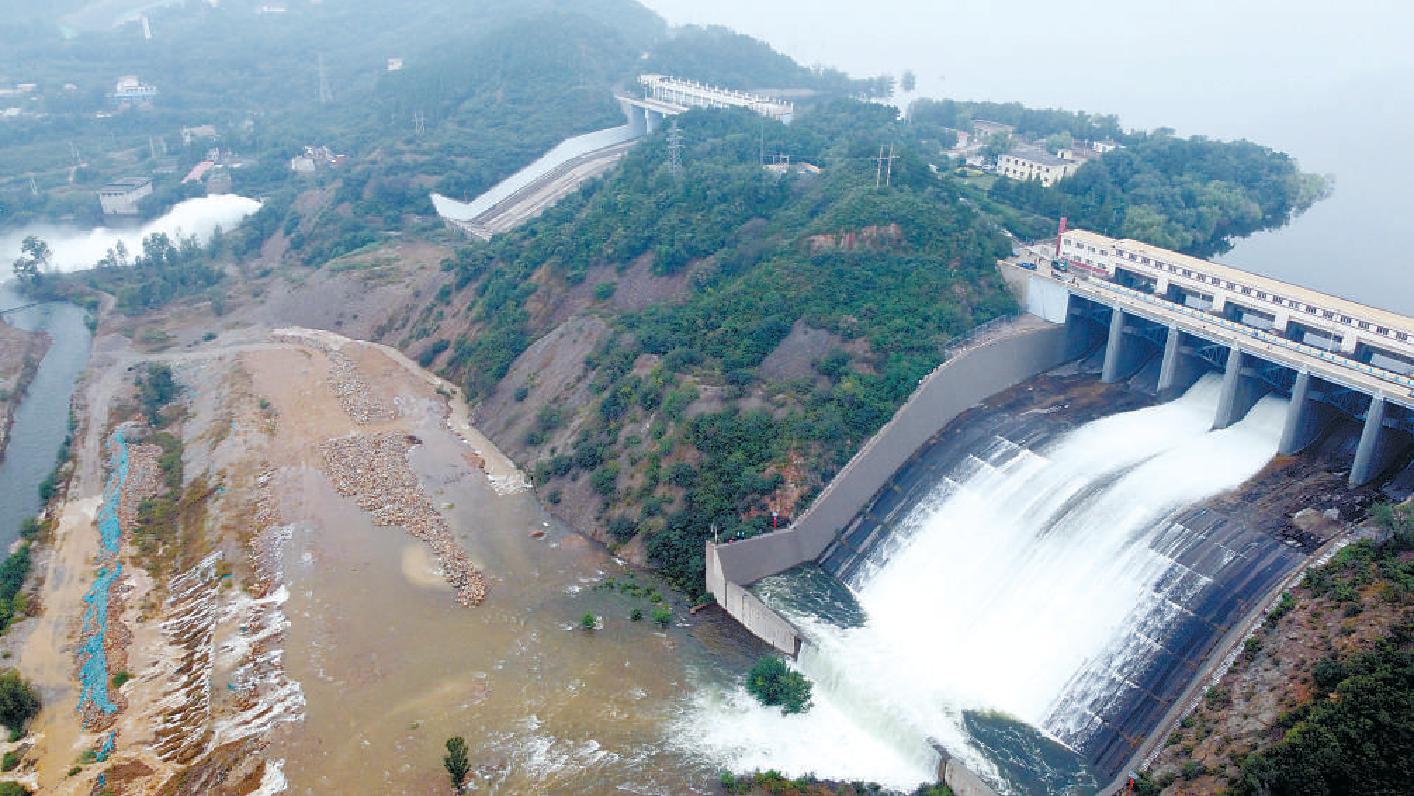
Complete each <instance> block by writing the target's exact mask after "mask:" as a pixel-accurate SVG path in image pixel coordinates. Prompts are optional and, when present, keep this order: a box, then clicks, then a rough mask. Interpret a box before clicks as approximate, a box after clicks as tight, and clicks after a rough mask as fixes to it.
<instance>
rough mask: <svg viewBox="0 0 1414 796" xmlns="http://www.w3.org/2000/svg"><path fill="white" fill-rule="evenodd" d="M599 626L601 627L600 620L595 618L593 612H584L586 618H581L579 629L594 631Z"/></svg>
mask: <svg viewBox="0 0 1414 796" xmlns="http://www.w3.org/2000/svg"><path fill="white" fill-rule="evenodd" d="M598 625H599V619H598V618H597V617H595V616H594V614H593V612H591V611H585V612H584V616H581V617H580V618H579V629H580V630H593V629H595V628H596V627H598Z"/></svg>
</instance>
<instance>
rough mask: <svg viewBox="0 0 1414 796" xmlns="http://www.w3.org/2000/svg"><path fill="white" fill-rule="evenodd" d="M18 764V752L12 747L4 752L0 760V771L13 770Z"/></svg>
mask: <svg viewBox="0 0 1414 796" xmlns="http://www.w3.org/2000/svg"><path fill="white" fill-rule="evenodd" d="M19 765H20V753H19V752H18V751H16V750H14V749H11V750H10V751H8V752H6V753H5V757H4V759H3V760H0V771H14V770H15V768H16V767H18V766H19Z"/></svg>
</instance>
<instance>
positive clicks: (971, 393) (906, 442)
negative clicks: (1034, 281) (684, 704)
mask: <svg viewBox="0 0 1414 796" xmlns="http://www.w3.org/2000/svg"><path fill="white" fill-rule="evenodd" d="M1080 353H1082V352H1080V351H1079V350H1077V344H1076V342H1075V338H1074V337H1072V336H1071V335H1070V334H1069V332H1068V329H1067V327H1066V326H1063V325H1057V324H1051V323H1046V322H1044V321H1041V320H1039V319H1037V318H1034V317H1030V316H1027V317H1026V318H1025V319H1023V320H1021V321H1018V322H1016V323H1014V324H1013V325H1011V326H1010V327H1008V328H1006V329H1004V330H1003V331H1001V332H999V333H998V334H997V335H995V336H993V337H992V338H991V339H987V340H983V341H981V342H978V343H977V344H975V345H973V346H972V347H970V348H967V349H964V350H962V351H960V352H957V353H955V354H954V355H953V356H952V357H951V358H949V359H948V361H946V362H944V363H943V364H942V365H939V366H938V368H937V369H936V370H934V371H933V372H932V373H931V374H929V375H928V376H927V377H926V378H925V379H924V380H923V382H922V383H921V385H920V386H919V388H918V389H917V390H916V391H915V392H914V393H913V396H912V397H910V398H909V400H908V402H907V403H905V404H904V405H903V407H902V408H900V409H899V411H898V413H897V414H895V415H894V417H893V419H892V420H890V421H889V422H888V424H887V425H885V426H884V427H883V428H882V429H880V430H879V432H878V433H877V434H875V435H874V437H873V438H872V439H870V440H869V442H867V443H866V444H865V445H864V447H863V448H862V449H860V451H859V453H858V454H857V455H856V456H855V457H854V458H853V459H852V460H851V461H850V462H849V464H848V465H846V466H845V468H844V469H843V470H841V471H840V472H839V474H838V475H836V476H835V478H834V480H833V481H831V483H830V485H829V486H828V487H826V488H825V491H824V492H822V493H821V494H820V496H819V497H818V498H816V499H815V502H814V503H813V504H812V505H811V506H810V508H809V509H808V510H807V511H806V512H805V513H804V514H803V515H801V516H800V517H799V518H798V519H797V520H796V521H795V522H794V523H792V524H791V526H790V527H789V528H788V529H786V530H783V531H778V532H776V533H771V534H766V535H764V536H757V537H755V538H752V539H745V540H742V541H739V542H732V543H730V544H724V545H720V546H717V547H715V551H716V555H717V556H718V557H719V566H720V568H721V574H722V576H723V577H724V578H725V580H726V581H730V582H732V583H739V584H750V583H753V582H755V581H757V580H760V579H761V578H764V577H766V576H768V575H774V574H776V573H778V572H784V571H785V570H787V569H790V568H791V567H793V566H795V565H797V564H800V563H802V562H805V561H813V560H815V559H816V558H818V557H819V556H820V554H821V553H823V552H824V551H825V548H826V547H828V546H829V544H830V542H832V541H833V540H834V538H835V535H836V534H837V533H839V531H840V529H842V528H844V527H845V526H846V525H848V524H849V522H850V520H852V519H854V516H855V515H856V514H858V513H859V512H860V511H861V510H863V509H864V507H865V506H867V505H868V504H869V501H870V500H872V499H873V498H874V495H875V494H877V493H878V491H879V490H880V489H882V488H883V486H884V484H886V483H887V482H888V480H889V478H890V477H891V476H892V475H893V474H894V471H896V470H897V469H898V468H899V467H900V466H902V465H903V463H904V462H906V461H907V460H908V457H910V456H912V455H913V453H914V451H916V450H917V449H918V447H919V446H920V445H922V444H923V443H924V442H926V441H927V440H928V439H929V438H930V437H932V436H933V435H934V434H936V433H937V432H938V431H939V430H941V429H942V428H943V426H945V425H947V424H948V423H949V422H951V421H952V420H953V419H954V418H956V417H957V416H958V415H960V414H962V413H963V412H965V411H966V410H968V409H970V408H972V407H973V406H976V405H977V404H979V403H981V402H982V401H984V400H986V399H987V398H988V397H990V396H992V395H995V394H997V393H999V392H1001V391H1003V390H1005V389H1007V388H1009V387H1013V386H1015V385H1016V384H1019V383H1021V382H1022V381H1025V380H1026V379H1029V378H1031V377H1032V376H1035V375H1036V374H1038V373H1042V372H1045V371H1047V370H1050V369H1051V368H1054V367H1056V366H1058V365H1060V364H1062V363H1064V362H1066V361H1068V360H1070V359H1073V358H1075V357H1076V356H1078V355H1079V354H1080ZM710 557H711V556H710V555H709V558H710ZM708 583H709V585H710V584H711V580H710V579H709V581H708ZM714 593H715V592H714ZM718 599H719V601H720V600H721V597H720V596H719V597H718Z"/></svg>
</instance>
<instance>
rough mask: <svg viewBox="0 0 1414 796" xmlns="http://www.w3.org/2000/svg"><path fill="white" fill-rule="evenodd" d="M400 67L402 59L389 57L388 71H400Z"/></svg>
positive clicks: (401, 66)
mask: <svg viewBox="0 0 1414 796" xmlns="http://www.w3.org/2000/svg"><path fill="white" fill-rule="evenodd" d="M402 68H403V59H401V58H389V59H388V71H389V72H400V71H402Z"/></svg>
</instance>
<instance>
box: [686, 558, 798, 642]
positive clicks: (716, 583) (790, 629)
mask: <svg viewBox="0 0 1414 796" xmlns="http://www.w3.org/2000/svg"><path fill="white" fill-rule="evenodd" d="M723 549H725V546H719V545H713V544H711V543H710V542H709V543H708V544H707V590H708V591H710V592H711V593H712V595H713V596H714V597H716V598H717V603H718V604H719V605H721V606H722V608H724V609H726V612H727V613H728V614H731V616H732V618H733V619H735V620H736V621H738V622H740V623H741V625H742V627H745V628H746V629H747V630H750V631H751V632H752V633H753V634H754V635H755V636H756V637H757V638H759V639H761V640H762V641H765V642H766V643H767V644H770V645H771V646H773V647H775V648H776V649H778V650H780V651H781V652H784V653H785V654H787V655H790V656H791V657H795V656H796V655H799V654H800V645H801V637H800V633H799V631H797V630H796V629H795V626H794V625H792V624H791V623H790V622H787V621H786V620H785V619H784V618H783V617H782V616H781V615H780V614H778V613H776V612H775V611H773V610H771V608H770V607H769V606H767V605H766V604H765V603H763V602H761V598H759V597H757V596H756V595H755V594H752V593H751V592H750V591H749V590H748V589H746V588H744V587H743V586H741V585H739V584H738V583H736V582H733V581H730V580H727V579H726V577H725V576H724V574H723V572H722V565H721V560H720V558H719V557H718V552H719V551H721V550H723Z"/></svg>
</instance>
